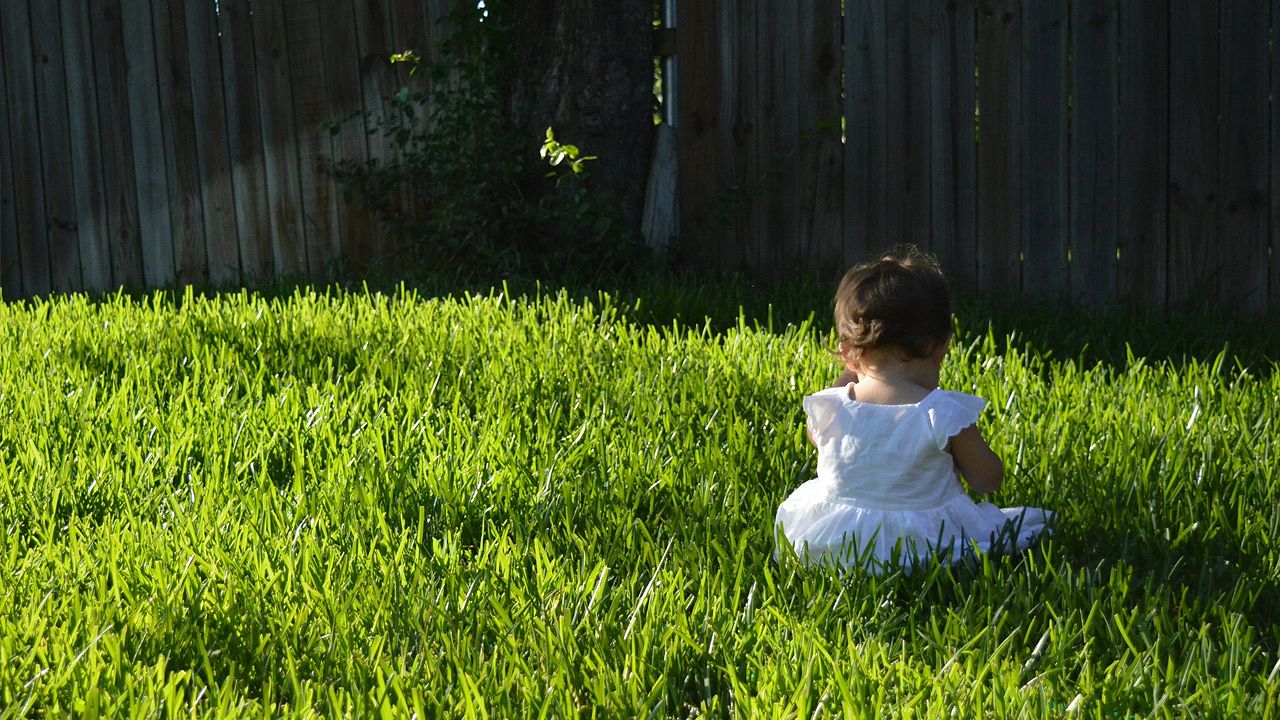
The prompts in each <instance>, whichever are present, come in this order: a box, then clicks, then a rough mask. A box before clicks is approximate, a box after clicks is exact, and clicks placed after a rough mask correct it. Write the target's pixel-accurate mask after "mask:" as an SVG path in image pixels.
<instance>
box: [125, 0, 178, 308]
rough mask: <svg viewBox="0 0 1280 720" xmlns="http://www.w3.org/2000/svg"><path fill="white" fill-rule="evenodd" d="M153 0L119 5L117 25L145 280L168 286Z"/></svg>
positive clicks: (170, 252) (170, 259)
mask: <svg viewBox="0 0 1280 720" xmlns="http://www.w3.org/2000/svg"><path fill="white" fill-rule="evenodd" d="M152 1H153V0H125V2H123V3H122V4H121V11H122V13H123V15H122V17H123V22H122V25H121V27H122V28H123V30H124V55H125V60H126V68H127V82H128V91H129V118H130V121H131V122H130V129H131V131H132V134H133V160H134V169H135V172H134V174H133V180H134V185H136V186H137V189H138V227H139V230H140V237H141V241H142V270H143V279H144V281H145V282H146V285H147V287H165V286H168V285H172V284H173V282H174V281H175V279H176V277H177V276H176V265H175V261H174V248H173V218H172V217H171V215H170V208H169V175H168V167H167V166H166V164H165V146H164V135H163V133H164V128H163V121H162V120H161V117H160V92H159V68H158V67H157V61H156V42H155V29H154V27H153V25H152V15H151V5H152ZM158 1H163V0H158Z"/></svg>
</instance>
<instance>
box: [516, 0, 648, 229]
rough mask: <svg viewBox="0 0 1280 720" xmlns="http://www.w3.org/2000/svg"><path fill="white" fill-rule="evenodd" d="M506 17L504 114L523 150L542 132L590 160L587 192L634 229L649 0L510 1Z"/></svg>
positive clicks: (644, 153) (640, 190)
mask: <svg viewBox="0 0 1280 720" xmlns="http://www.w3.org/2000/svg"><path fill="white" fill-rule="evenodd" d="M510 17H511V21H512V30H513V32H512V33H511V41H512V51H513V52H514V55H515V60H516V72H515V77H513V78H512V86H511V92H510V98H511V105H510V110H511V117H512V120H513V122H515V123H516V124H517V126H518V127H521V128H523V129H524V130H525V132H526V133H527V135H528V137H529V151H530V152H536V150H537V148H538V147H540V146H541V143H542V140H543V138H544V137H545V133H546V129H547V128H548V127H551V128H554V129H555V133H556V139H557V140H558V141H560V142H562V143H565V144H572V145H577V146H578V147H579V149H581V150H582V152H583V153H584V154H586V155H595V156H597V157H598V158H599V159H598V160H593V161H591V162H589V163H587V170H588V172H589V173H590V177H591V185H592V187H593V188H594V189H596V190H603V191H607V192H610V193H613V194H614V195H615V196H616V197H617V198H618V199H619V200H620V201H621V203H622V208H623V211H624V213H625V218H626V220H627V221H628V222H629V223H630V225H631V226H632V227H634V228H635V229H636V230H637V231H638V230H639V227H640V213H641V210H642V208H643V205H644V188H645V179H646V176H647V174H648V169H649V153H650V149H651V145H652V142H653V104H654V99H653V49H652V33H651V29H652V23H653V2H652V0H513V2H512V7H511V16H510ZM544 170H545V169H544ZM542 174H544V173H543V172H539V173H538V176H539V177H540V176H541V175H542Z"/></svg>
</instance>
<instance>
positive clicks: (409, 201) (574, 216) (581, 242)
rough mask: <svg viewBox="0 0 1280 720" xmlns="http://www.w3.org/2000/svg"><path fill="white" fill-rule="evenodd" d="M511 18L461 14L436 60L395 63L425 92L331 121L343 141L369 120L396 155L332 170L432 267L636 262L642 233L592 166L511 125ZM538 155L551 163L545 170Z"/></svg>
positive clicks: (522, 268)
mask: <svg viewBox="0 0 1280 720" xmlns="http://www.w3.org/2000/svg"><path fill="white" fill-rule="evenodd" d="M506 16H507V13H505V12H504V9H503V5H502V4H500V3H490V7H488V8H481V9H477V8H475V7H467V6H466V5H464V6H463V7H461V8H460V9H459V10H457V11H455V12H454V13H453V14H452V15H451V16H450V17H449V18H448V22H449V24H450V27H451V30H450V32H449V34H448V36H447V37H446V38H445V40H443V41H442V43H441V45H440V47H439V53H438V56H439V57H440V60H439V61H437V62H435V63H431V64H428V63H427V62H426V61H425V60H424V59H423V58H422V57H421V56H420V55H418V54H417V53H416V52H414V51H412V50H406V51H403V52H400V53H396V54H395V55H393V56H392V58H391V60H392V62H394V63H407V64H409V65H411V66H412V69H411V73H410V74H411V75H412V74H416V73H419V72H424V71H425V72H429V73H430V76H431V78H430V79H431V82H430V89H429V90H420V89H415V88H412V87H409V86H404V87H401V88H399V89H398V90H396V92H395V93H393V94H392V95H391V97H389V98H388V99H387V112H385V113H384V114H382V115H381V116H375V115H372V114H366V115H365V116H363V117H362V116H361V115H360V114H359V113H355V114H353V115H351V116H348V117H346V118H342V119H339V120H336V121H332V122H329V123H326V126H327V128H328V129H329V130H330V131H331V132H334V133H336V132H339V131H340V130H341V129H342V127H343V126H344V125H345V124H346V123H348V122H361V121H363V122H364V123H365V124H366V126H367V127H368V132H369V133H370V134H377V135H380V136H382V137H383V138H385V139H386V141H387V144H388V146H389V148H390V152H389V153H388V154H387V157H385V158H381V159H379V158H371V159H369V160H367V161H364V160H354V159H350V158H343V159H337V160H335V161H332V162H330V163H329V164H328V165H327V167H328V170H329V171H330V172H331V173H332V175H333V176H334V177H335V178H336V179H337V180H338V182H339V183H340V185H341V186H342V187H343V191H344V197H345V198H346V199H347V200H348V201H349V202H354V203H357V204H358V205H360V206H361V207H363V208H365V209H366V210H369V211H371V212H372V213H373V214H374V216H375V217H376V218H377V219H378V221H379V222H380V225H381V228H382V230H383V231H384V232H388V233H390V234H391V235H392V236H393V237H395V238H396V239H397V240H399V241H401V242H402V244H403V247H405V248H406V249H416V250H418V251H419V252H418V253H417V254H418V256H419V257H424V258H430V259H431V261H432V262H433V263H437V264H440V265H454V266H457V267H462V266H466V267H467V268H468V269H469V270H470V271H471V272H481V273H485V272H486V271H491V270H501V271H502V273H504V274H510V273H513V272H514V273H520V272H524V273H526V274H527V273H530V272H539V271H546V270H554V271H558V272H564V271H567V270H575V269H576V270H581V269H584V268H591V269H592V270H593V271H595V272H602V271H611V270H615V269H617V268H618V267H620V266H623V265H626V264H628V263H630V262H631V261H633V260H636V259H637V258H638V257H639V256H640V252H641V248H642V245H641V243H640V241H639V239H638V236H637V235H638V234H637V233H636V232H635V230H634V229H633V228H629V227H628V223H626V222H625V221H624V220H623V219H622V212H621V209H620V207H619V205H618V203H617V202H616V200H615V199H614V198H613V197H611V196H609V195H608V194H606V193H603V192H598V191H595V190H594V189H593V188H592V186H591V177H590V172H589V171H587V169H586V165H585V164H584V161H586V160H588V159H594V158H591V157H590V156H583V155H580V151H579V150H578V148H576V147H574V146H572V145H566V144H561V143H559V142H558V141H556V140H555V139H554V135H553V134H552V133H551V131H549V132H548V136H547V138H546V139H545V140H543V139H540V138H538V139H535V138H529V137H528V136H527V135H526V134H525V133H524V132H522V129H521V128H520V127H519V126H518V125H517V124H516V123H513V122H512V121H511V118H510V114H509V108H508V97H509V94H510V93H509V90H510V89H509V87H508V85H507V82H508V81H507V78H509V77H511V75H512V73H510V72H509V70H510V69H511V68H512V67H513V63H514V62H515V60H514V58H513V56H512V53H511V51H510V47H511V43H510V42H509V41H508V39H507V38H508V36H509V33H510V32H511V28H510V25H509V24H508V23H507V22H505V20H506ZM540 146H541V149H542V158H543V159H544V160H546V161H547V162H548V163H549V164H550V167H549V168H546V166H544V169H543V170H539V167H538V164H537V163H538V157H537V152H538V150H539V147H540ZM569 148H572V151H573V157H571V158H568V155H567V152H568V149H569ZM565 158H568V162H563V163H562V162H560V160H563V159H565ZM548 169H549V172H547V171H546V170H548ZM542 175H545V176H546V177H548V178H550V180H553V181H554V182H551V181H547V180H541V176H542ZM531 179H533V180H534V182H531Z"/></svg>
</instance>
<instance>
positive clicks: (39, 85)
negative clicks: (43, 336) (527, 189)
mask: <svg viewBox="0 0 1280 720" xmlns="http://www.w3.org/2000/svg"><path fill="white" fill-rule="evenodd" d="M468 1H469V0H468ZM457 2H459V0H219V1H218V3H217V5H216V10H215V4H214V3H213V2H212V0H183V1H182V2H166V1H165V0H4V1H3V2H0V61H2V63H3V64H2V69H0V98H3V107H2V109H0V288H3V295H4V297H6V298H15V297H23V296H32V295H42V294H46V293H49V292H56V291H65V290H76V289H110V288H114V287H117V286H120V285H127V286H135V287H136V286H152V287H155V286H165V285H169V284H184V283H204V282H212V283H215V284H223V283H242V282H252V281H254V280H261V279H269V278H274V277H281V276H287V277H310V278H317V279H322V278H326V277H332V276H333V273H334V272H335V270H336V269H337V268H340V267H341V268H351V267H357V268H358V267H359V266H362V265H364V264H366V263H368V262H370V261H372V260H375V259H377V258H379V257H383V256H385V254H386V253H387V252H388V251H389V249H390V248H388V247H387V246H386V241H385V240H383V239H381V238H380V237H379V235H378V234H376V233H375V232H374V229H373V225H372V223H371V222H370V220H369V218H368V217H366V216H364V215H363V214H362V213H359V212H357V211H354V210H352V209H351V208H350V207H348V206H346V205H345V204H343V203H342V202H341V201H340V199H339V196H338V192H337V188H336V187H335V185H334V184H333V182H332V181H331V180H330V179H328V178H327V177H326V176H325V175H324V174H323V173H321V172H319V171H318V170H317V161H318V159H319V158H321V157H323V156H334V157H345V158H352V159H357V160H360V159H366V158H377V157H382V156H384V154H385V152H386V145H385V141H384V140H383V139H382V138H380V137H379V136H377V135H373V136H369V135H367V134H366V133H365V132H364V128H362V127H359V126H358V125H352V126H348V127H347V128H346V129H345V130H344V131H343V132H342V133H340V134H338V135H335V136H329V135H328V134H325V133H323V132H321V131H320V130H319V128H318V124H319V122H320V121H322V120H325V119H328V118H335V117H340V116H343V115H345V114H347V113H349V112H351V111H370V112H373V113H375V114H376V113H378V112H380V111H381V110H382V108H383V107H384V106H383V102H384V98H385V97H386V96H387V95H388V94H389V93H390V92H391V91H392V90H393V89H394V88H395V87H398V86H399V85H401V84H404V83H406V82H410V81H412V82H424V80H423V79H422V76H419V77H418V78H416V79H410V78H406V77H405V76H404V74H403V72H401V71H399V70H397V69H396V68H394V67H392V66H390V65H389V64H388V63H387V60H386V59H387V56H388V55H389V54H390V53H391V52H393V51H397V50H403V49H406V48H412V49H417V50H419V51H420V52H425V51H429V50H430V49H431V48H433V47H434V46H435V41H436V39H437V38H438V33H440V32H442V28H441V26H440V25H439V23H438V22H437V21H438V19H439V18H440V17H441V16H443V15H444V14H445V13H447V12H448V11H449V10H450V8H451V7H455V6H456V3H457ZM842 5H843V6H844V8H845V10H844V11H843V16H842V9H841V6H842ZM1276 8H1277V4H1276V3H1274V2H1260V1H1256V2H1250V1H1247V0H1242V1H1239V2H1236V1H1233V0H1232V1H1229V0H1124V2H1120V1H1119V0H844V2H841V0H798V1H797V2H777V0H682V2H681V3H680V13H679V18H678V19H677V20H678V23H677V24H678V25H679V28H680V29H679V31H678V42H677V51H678V58H679V67H680V71H679V72H680V82H679V84H678V87H679V89H680V90H679V93H680V103H679V107H680V118H679V123H678V135H679V158H680V159H679V162H680V185H681V194H682V197H681V216H682V217H683V219H684V222H685V235H686V240H687V241H688V243H690V244H692V245H694V246H698V245H701V246H702V248H703V249H705V250H706V251H707V252H708V254H710V255H712V256H714V257H716V258H717V259H718V261H719V262H721V263H722V264H725V265H732V266H744V265H745V266H747V267H750V268H753V269H755V270H756V271H757V272H761V273H770V272H776V271H778V270H780V269H784V268H792V267H808V268H813V269H819V270H825V271H828V272H834V270H835V269H837V268H839V267H840V266H842V265H845V264H848V263H850V262H853V261H856V260H859V259H862V258H866V257H869V256H872V255H874V254H876V253H877V252H879V251H881V250H883V249H885V248H887V247H889V246H891V245H893V244H895V243H899V242H904V241H907V242H913V243H916V244H918V245H920V246H922V247H924V248H926V249H929V250H931V251H933V252H935V253H936V254H937V255H939V257H940V259H941V260H942V262H943V264H944V267H945V268H946V270H947V271H948V273H949V275H950V276H951V277H952V278H954V280H955V282H956V283H957V284H958V285H961V286H965V287H972V288H979V289H984V290H990V291H999V292H1010V293H1015V294H1016V293H1023V294H1031V295H1037V296H1042V297H1050V298H1064V299H1071V300H1075V301H1085V302H1112V301H1118V302H1131V303H1136V304H1143V305H1154V306H1161V305H1169V304H1184V303H1191V302H1210V303H1214V304H1219V305H1223V306H1227V307H1239V308H1242V309H1247V310H1251V311H1253V310H1259V309H1263V308H1267V307H1276V306H1278V305H1280V257H1277V256H1280V252H1277V251H1280V243H1278V242H1277V237H1278V236H1280V182H1272V178H1273V177H1274V176H1275V175H1276V173H1277V172H1280V113H1273V112H1272V109H1273V103H1272V100H1271V97H1272V96H1274V95H1276V87H1275V85H1276V84H1277V83H1280V72H1277V70H1280V52H1276V50H1275V48H1273V47H1272V42H1271V40H1272V26H1273V25H1275V26H1277V29H1280V10H1277V9H1276Z"/></svg>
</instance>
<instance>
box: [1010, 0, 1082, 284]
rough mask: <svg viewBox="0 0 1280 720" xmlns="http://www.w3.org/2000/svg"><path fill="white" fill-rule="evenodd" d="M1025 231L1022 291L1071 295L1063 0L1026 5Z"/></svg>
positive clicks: (1023, 115) (1038, 0)
mask: <svg viewBox="0 0 1280 720" xmlns="http://www.w3.org/2000/svg"><path fill="white" fill-rule="evenodd" d="M1022 12H1023V18H1022V33H1023V42H1022V69H1021V77H1022V90H1021V92H1020V93H1019V94H1020V95H1021V97H1022V112H1021V126H1022V127H1021V132H1020V133H1019V135H1020V143H1021V148H1020V151H1019V155H1020V156H1021V159H1022V160H1021V163H1022V170H1021V174H1022V202H1021V208H1020V210H1021V212H1020V213H1019V216H1020V218H1021V220H1022V227H1021V229H1020V231H1019V235H1020V242H1019V245H1020V248H1021V256H1022V291H1023V292H1024V293H1027V294H1029V295H1032V296H1035V297H1041V298H1048V299H1054V300H1059V299H1064V298H1065V297H1066V295H1067V291H1068V287H1069V282H1070V281H1069V278H1070V267H1069V265H1068V263H1067V222H1068V209H1067V198H1068V192H1067V185H1068V180H1067V170H1068V167H1069V166H1068V164H1067V20H1068V18H1067V9H1066V5H1065V4H1064V3H1061V2H1058V0H1031V1H1028V2H1025V3H1023V6H1022Z"/></svg>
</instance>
